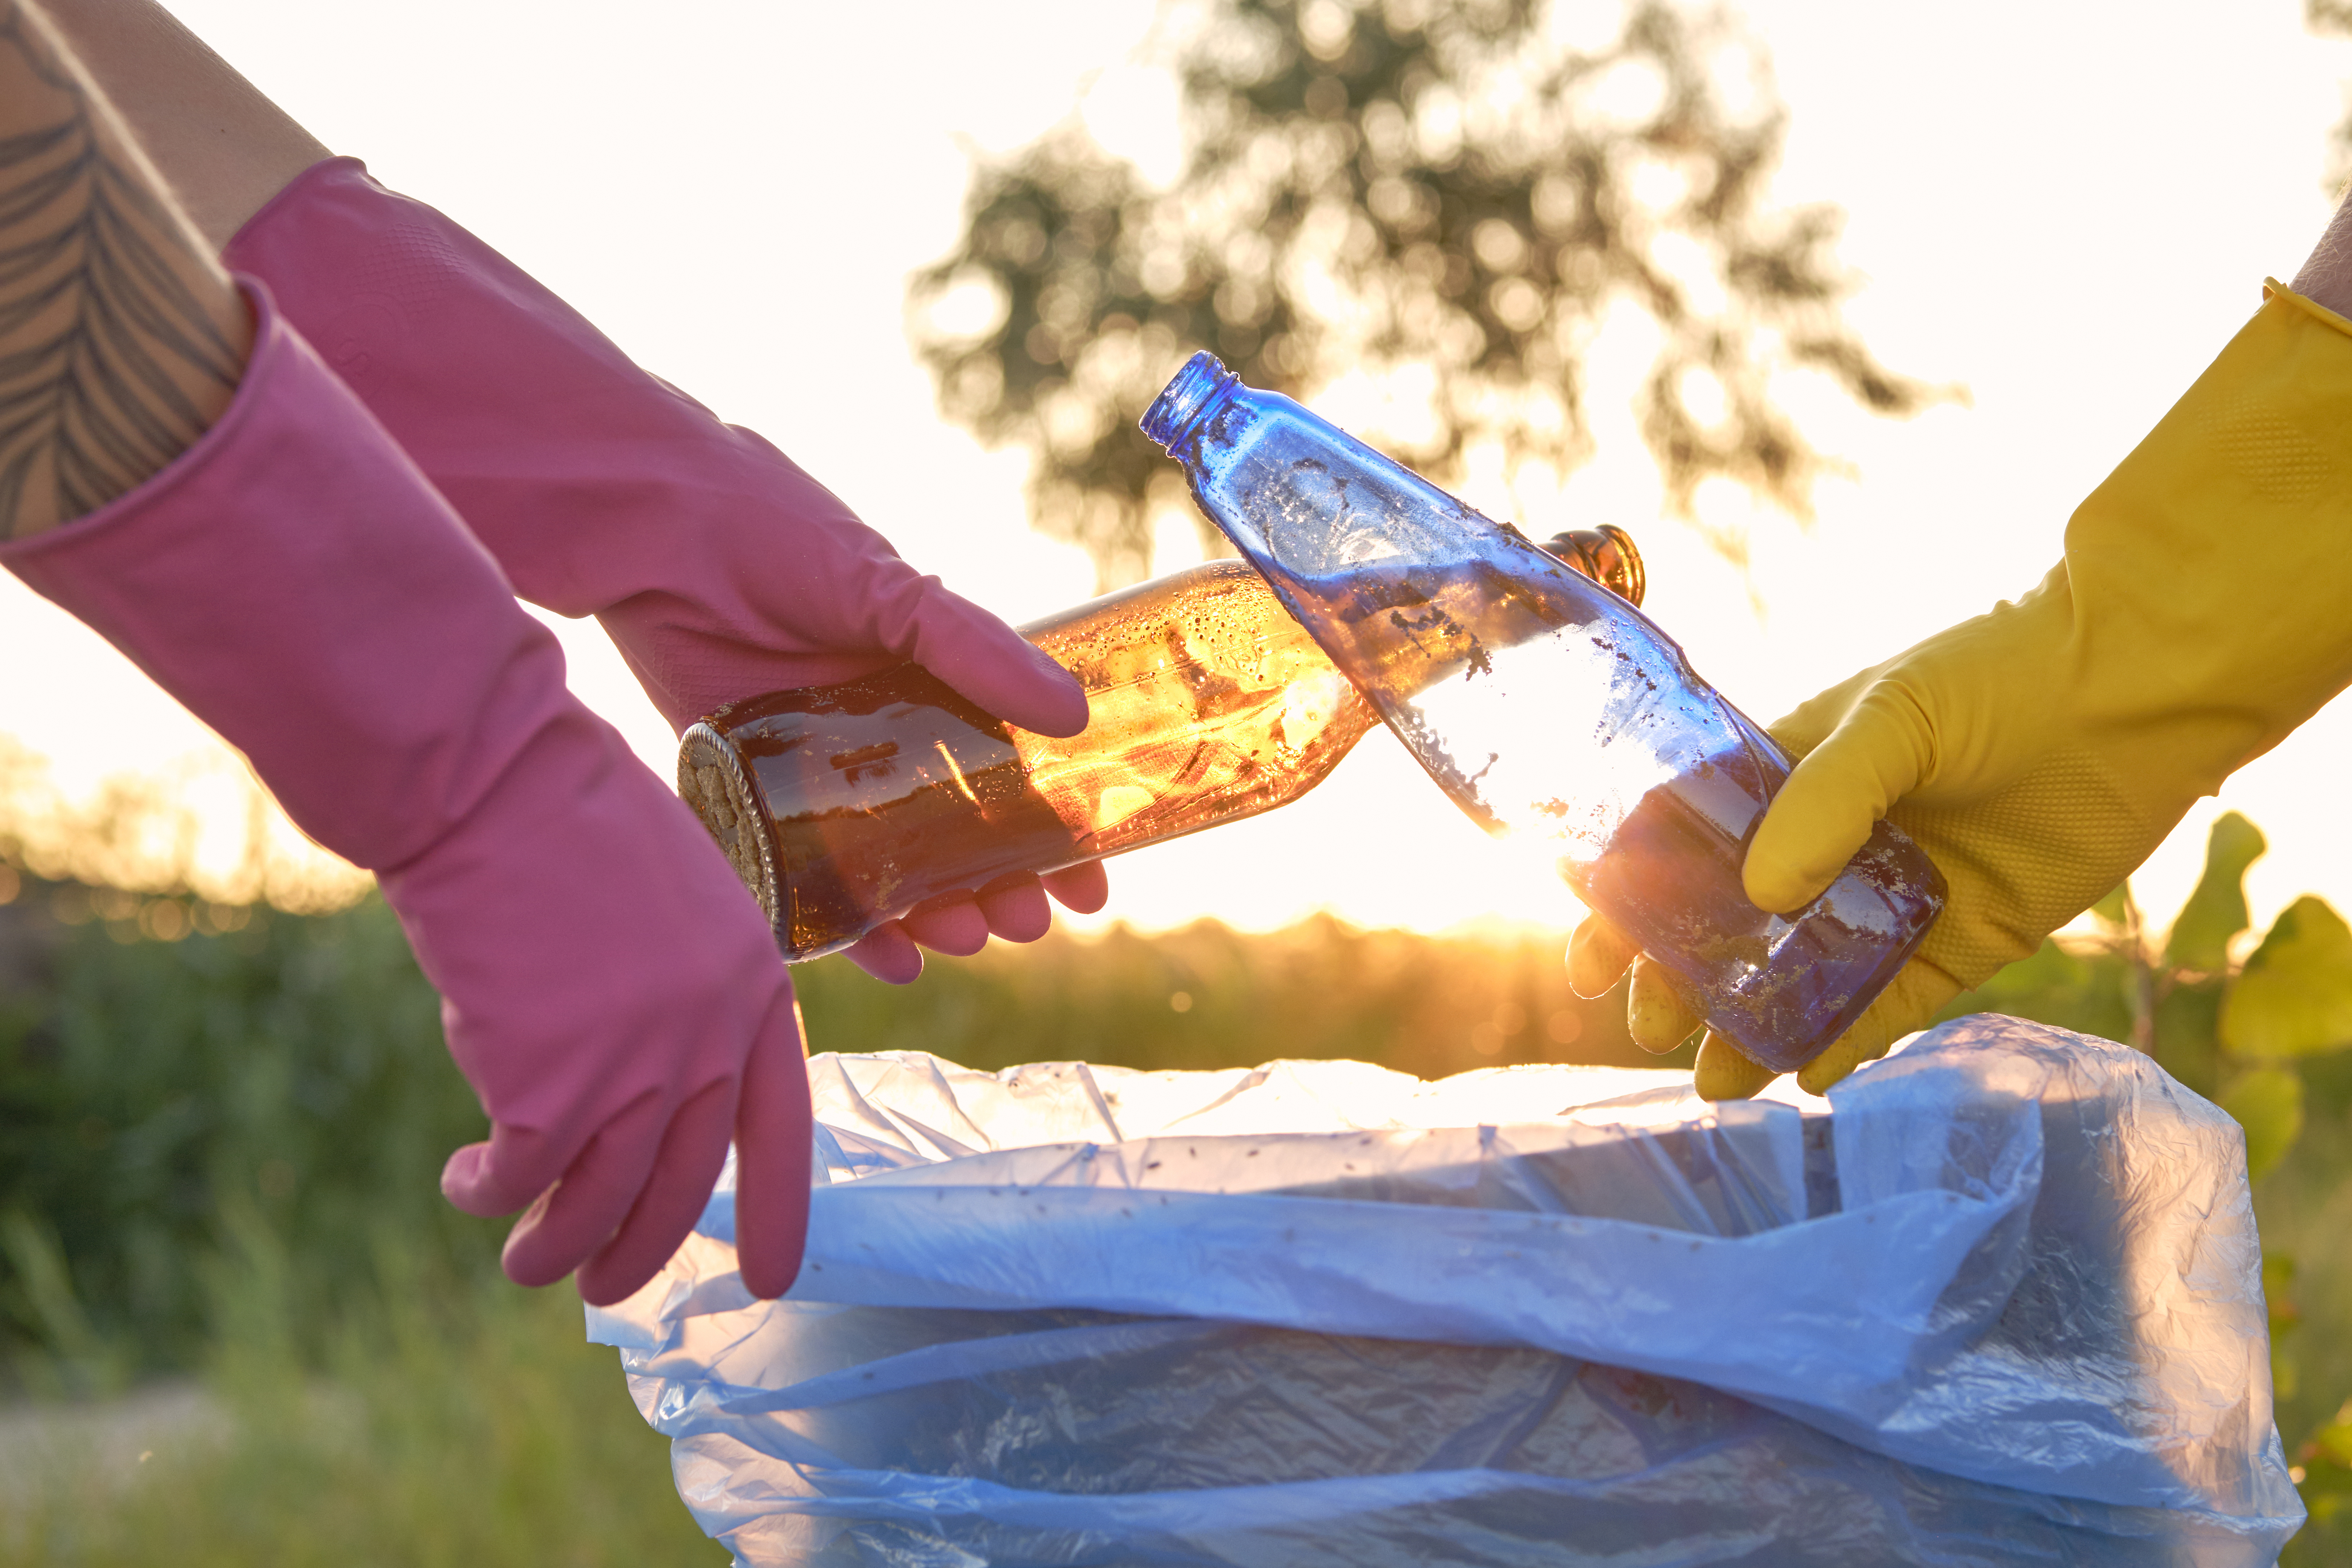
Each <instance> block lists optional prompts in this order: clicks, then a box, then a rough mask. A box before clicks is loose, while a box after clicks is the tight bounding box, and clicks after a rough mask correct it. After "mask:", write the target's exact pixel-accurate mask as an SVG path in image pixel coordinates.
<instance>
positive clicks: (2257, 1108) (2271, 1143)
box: [2221, 1067, 2303, 1180]
mask: <svg viewBox="0 0 2352 1568" xmlns="http://www.w3.org/2000/svg"><path fill="white" fill-rule="evenodd" d="M2221 1109H2222V1110H2226V1111H2228V1112H2229V1113H2230V1114H2231V1116H2234V1117H2236V1118H2237V1120H2238V1125H2239V1126H2241V1127H2242V1128H2244V1129H2245V1130H2246V1175H2247V1177H2248V1179H2250V1180H2252V1179H2258V1178H2260V1177H2262V1176H2263V1175H2264V1174H2266V1173H2268V1172H2269V1171H2270V1170H2271V1169H2272V1167H2273V1166H2275V1165H2276V1164H2277V1163H2279V1162H2280V1161H2281V1160H2284V1159H2285V1158H2286V1152H2287V1151H2288V1150H2290V1149H2292V1148H2294V1141H2295V1139H2296V1138H2297V1137H2298V1136H2300V1135H2301V1133H2302V1131H2303V1079H2302V1076H2301V1075H2300V1074H2298V1073H2297V1072H2296V1071H2295V1070H2294V1068H2276V1067H2271V1068H2254V1069H2253V1070H2252V1071H2251V1072H2244V1073H2240V1074H2239V1075H2238V1076H2237V1077H2236V1078H2235V1079H2231V1082H2230V1087H2229V1088H2227V1089H2223V1090H2222V1091H2221Z"/></svg>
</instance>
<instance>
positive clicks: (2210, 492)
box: [1569, 283, 2352, 1099]
mask: <svg viewBox="0 0 2352 1568" xmlns="http://www.w3.org/2000/svg"><path fill="white" fill-rule="evenodd" d="M2347 682H2352V322H2347V321H2346V320H2345V319H2344V318H2343V317H2340V316H2338V315H2336V314H2335V313H2334V312H2332V311H2330V310H2326V309H2324V308H2322V307H2320V306H2318V305H2315V304H2314V303H2312V302H2311V301H2310V300H2305V299H2304V298H2302V297H2300V296H2298V295H2295V294H2294V293H2291V292H2289V291H2288V290H2287V289H2284V288H2283V287H2281V286H2280V285H2278V284H2277V283H2272V284H2270V285H2269V287H2268V289H2267V295H2266V298H2265V300H2264V302H2263V308H2262V310H2260V311H2258V312H2257V313H2256V314H2255V316H2254V317H2253V319H2252V321H2249V322H2247V324H2246V326H2245V328H2244V329H2243V330H2242V331H2240V332H2239V333H2238V335H2237V336H2236V337H2234V338H2232V339H2231V342H2230V344H2229V346H2228V347H2227V348H2225V349H2223V350H2222V351H2221V357H2220V358H2218V359H2216V360H2215V361H2214V362H2213V363H2212V364H2211V365H2210V367H2209V368H2208V369H2207V370H2206V372H2205V374H2203V375H2201V376H2200V377H2199V378H2198V380H2197V383H2196V384H2195V385H2193V386H2191V387H2190V388H2189V393H2188V395H2186V396H2184V397H2183V398H2181V400H2180V401H2179V403H2177V404H2175V405H2173V407H2172V409H2171V411H2170V412H2169V413H2168V414H2167V415H2166V416H2164V418H2163V419H2162V420H2161V421H2160V422H2159V423H2158V425H2157V427H2156V429H2155V430H2154V431H2153V432H2151V433H2150V434H2149V435H2148V437H2147V439H2146V440H2144V441H2142V442H2141V443H2140V444H2139V446H2138V447H2137V448H2136V449H2134V451H2133V452H2132V454H2131V455H2130V456H2129V457H2127V458H2125V459H2124V461H2123V463H2122V465H2121V466H2120V467H2119V468H2116V471H2115V472H2114V473H2112V474H2110V475H2109V476H2108V477H2107V479H2106V480H2105V483H2103V484H2101V485H2100V486H2099V488H2098V489H2096V490H2095V491H2093V492H2092V494H2091V497H2090V499H2089V500H2085V501H2084V503H2083V504H2082V506H2081V508H2080V509H2078V510H2076V511H2075V513H2074V519H2073V521H2071V522H2069V524H2068V525H2067V529H2066V556H2065V559H2064V560H2063V561H2062V562H2061V563H2059V564H2058V565H2057V566H2056V567H2055V568H2053V570H2052V571H2051V573H2050V574H2049V575H2048V576H2046V577H2044V578H2043V579H2042V582H2041V584H2040V585H2038V586H2037V587H2035V588H2034V589H2033V590H2032V592H2031V593H2029V594H2027V595H2024V596H2023V597H2021V598H2020V599H2018V600H2017V601H2016V602H2015V603H2004V604H2001V605H1996V606H1995V607H1994V608H1993V610H1992V611H1991V613H1990V614H1988V615H1983V616H1978V617H1976V618H1975V619H1974V620H1969V621H1964V622H1962V623H1961V624H1960V625H1958V626H1953V627H1951V628H1949V629H1948V630H1946V631H1943V632H1939V633H1937V635H1936V636H1934V637H1929V638H1928V639H1927V641H1925V642H1923V643H1921V644H1919V645H1918V646H1917V647H1914V648H1912V649H1910V650H1909V651H1908V652H1906V653H1903V654H1900V655H1898V656H1896V657H1895V658H1892V659H1890V660H1888V661H1887V662H1886V663H1885V664H1882V665H1879V666H1877V667H1875V668H1871V669H1866V670H1864V671H1863V672H1862V673H1861V674H1859V675H1857V676H1855V677H1853V679H1850V680H1847V681H1845V682H1844V683H1843V684H1842V685H1839V686H1835V687H1832V688H1831V689H1829V690H1827V691H1824V692H1822V694H1821V695H1820V696H1818V697H1816V698H1814V699H1813V700H1811V701H1810V702H1807V703H1806V704H1804V706H1802V707H1801V708H1799V709H1798V710H1796V711H1795V712H1793V713H1791V714H1790V715H1789V716H1788V717H1787V718H1785V719H1783V720H1781V721H1780V722H1779V723H1777V724H1774V725H1772V726H1771V727H1770V728H1771V732H1772V734H1773V736H1774V738H1775V739H1777V740H1779V741H1780V742H1781V744H1783V745H1785V746H1787V747H1788V748H1789V750H1790V752H1794V753H1796V754H1798V755H1799V756H1801V758H1802V759H1803V760H1802V761H1801V763H1799V764H1798V766H1797V768H1796V771H1795V772H1794V773H1791V774H1790V777H1789V782H1788V783H1787V784H1786V785H1785V786H1783V787H1782V789H1781V791H1780V795H1779V796H1778V797H1777V798H1776V799H1775V800H1774V801H1773V803H1772V805H1771V808H1770V810H1769V811H1768V812H1767V813H1766V814H1765V817H1764V820H1763V822H1762V824H1761V825H1760V826H1759V827H1758V829H1757V832H1756V837H1755V839H1754V841H1753V842H1752V843H1751V844H1750V845H1749V847H1748V859H1747V863H1746V867H1745V871H1744V876H1745V880H1746V884H1747V889H1748V897H1749V898H1750V899H1752V900H1755V901H1756V903H1757V904H1758V905H1759V907H1761V908H1763V909H1768V910H1783V911H1785V910H1795V909H1797V908H1800V907H1801V906H1802V905H1804V904H1805V903H1808V902H1810V901H1811V900H1812V899H1813V898H1814V897H1816V896H1817V895H1819V893H1820V892H1821V891H1822V889H1823V888H1825V887H1827V886H1828V885H1829V883H1830V881H1831V880H1832V879H1833V878H1834V877H1835V876H1836V874H1837V873H1838V871H1839V870H1840V869H1841V868H1843V866H1844V865H1845V863H1846V861H1847V860H1848V859H1849V858H1851V857H1852V856H1853V853H1854V851H1855V850H1857V849H1859V848H1860V847H1862V844H1863V841H1864V839H1865V838H1866V837H1869V834H1870V830H1871V827H1872V826H1873V824H1874V823H1875V822H1876V821H1877V820H1878V819H1879V818H1880V817H1882V816H1886V817H1891V818H1892V819H1893V820H1894V821H1895V824H1896V825H1897V826H1900V827H1901V828H1902V829H1903V830H1904V831H1905V832H1906V833H1908V834H1910V835H1911V837H1914V838H1915V839H1916V840H1917V841H1918V842H1919V845H1920V847H1922V848H1924V849H1926V850H1927V853H1928V855H1929V856H1930V857H1931V858H1933V859H1934V860H1935V862H1936V864H1937V867H1938V868H1941V870H1942V871H1943V873H1944V876H1945V879H1946V880H1947V881H1948V882H1949V884H1950V889H1951V891H1950V897H1949V900H1948V902H1947V904H1946V906H1945V909H1944V913H1943V916H1942V918H1941V919H1940V920H1938V921H1937V922H1936V924H1935V926H1934V927H1933V929H1931V930H1930V931H1928V933H1927V940H1926V941H1925V942H1922V943H1921V944H1920V948H1919V952H1918V953H1917V954H1916V956H1915V957H1914V958H1913V959H1912V961H1911V962H1910V963H1909V964H1907V965H1906V967H1905V968H1904V970H1903V971H1902V973H1900V974H1898V975H1897V976H1896V978H1895V982H1894V984H1892V985H1890V986H1889V987H1888V988H1887V990H1886V991H1885V993H1884V994H1881V995H1880V997H1879V998H1878V1000H1877V1001H1876V1002H1875V1003H1874V1004H1873V1005H1872V1006H1871V1007H1870V1009H1869V1010H1868V1011H1867V1012H1865V1013H1864V1015H1863V1016H1862V1017H1861V1018H1860V1019H1859V1020H1857V1021H1856V1023H1855V1024H1854V1026H1853V1027H1852V1028H1851V1029H1849V1030H1848V1031H1847V1032H1846V1033H1845V1034H1844V1035H1843V1037H1840V1038H1839V1039H1838V1041H1837V1042H1836V1043H1834V1044H1833V1045H1832V1046H1831V1047H1830V1048H1829V1049H1828V1050H1827V1051H1825V1052H1824V1053H1822V1056H1820V1057H1819V1058H1815V1059H1814V1060H1813V1061H1812V1062H1811V1064H1809V1065H1808V1066H1807V1067H1805V1068H1803V1069H1802V1070H1801V1072H1800V1073H1799V1074H1798V1081H1799V1082H1800V1083H1801V1084H1802V1085H1803V1086H1804V1087H1805V1088H1806V1089H1810V1090H1811V1091H1813V1092H1816V1093H1818V1092H1820V1091H1821V1090H1822V1089H1826V1088H1828V1087H1829V1085H1831V1084H1832V1083H1835V1082H1836V1081H1837V1080H1838V1079H1842V1078H1843V1077H1844V1076H1845V1075H1846V1074H1847V1073H1849V1072H1852V1071H1853V1069H1854V1068H1855V1067H1857V1066H1858V1065H1860V1064H1861V1063H1863V1062H1864V1061H1868V1060H1871V1059H1873V1058H1877V1057H1879V1056H1882V1055H1884V1054H1885V1051H1886V1048H1887V1047H1888V1046H1889V1045H1890V1044H1891V1043H1893V1042H1894V1041H1895V1040H1896V1039H1898V1038H1900V1037H1903V1036H1904V1035H1906V1034H1908V1033H1910V1032H1911V1031H1912V1030H1914V1029H1916V1028H1919V1027H1921V1026H1924V1025H1925V1024H1926V1023H1927V1020H1928V1019H1929V1018H1930V1017H1932V1016H1934V1015H1935V1013H1936V1012H1937V1010H1938V1009H1939V1008H1941V1007H1942V1006H1943V1005H1945V1004H1946V1003H1948V1002H1949V1001H1950V1000H1951V999H1952V998H1953V997H1954V996H1956V995H1958V994H1959V993H1960V992H1962V991H1964V990H1968V989H1970V988H1972V987H1974V986H1977V985H1980V984H1983V983H1984V982H1985V981H1987V980H1989V979H1990V978H1991V977H1992V975H1993V973H1994V972H1995V971H1997V970H1999V969H2000V967H2001V966H2002V965H2004V964H2006V963H2011V962H2013V961H2015V960H2017V959H2021V958H2023V957H2026V956H2027V955H2029V954H2030V953H2032V952H2034V951H2035V950H2036V949H2037V948H2039V947H2040V946H2041V944H2042V939H2043V938H2044V937H2046V936H2047V935H2049V934H2050V932H2052V931H2055V930H2056V929H2057V928H2058V927H2060V926H2062V925H2063V924H2065V923H2066V922H2067V921H2070V920H2072V919H2073V918H2074V916H2075V915H2077V914H2080V913H2081V912H2082V911H2083V910H2085V909H2087V908H2089V907H2090V905H2091V904H2093V903H2094V902H2095V901H2096V900H2098V899H2099V898H2100V897H2101V896H2102V895H2104V894H2105V893H2106V892H2107V891H2108V890H2109V889H2112V888H2114V887H2115V886H2116V883H2118V882H2120V881H2122V880H2123V879H2124V878H2125V877H2126V876H2128V875H2129V874H2130V873H2131V872H2132V871H2133V870H2134V869H2135V868H2137V867H2138V865H2139V864H2140V862H2141V861H2142V860H2144V859H2146V858H2147V856H2148V853H2149V852H2150V851H2151V850H2153V849H2154V848H2155V847H2157V845H2158V844H2159V843H2161V842H2162V841H2163V839H2164V837H2165V835H2166V834H2168V833H2169V832H2170V831H2171V830H2172V827H2173V826H2174V825H2175V824H2176V823H2178V822H2179V820H2180V818H2181V817H2182V816H2183V815H2185V814H2186V813H2187V811H2188V810H2189V806H2190V805H2191V804H2192V803H2194V802H2195V801H2196V799H2197V798H2198V797H2199V796H2200V795H2210V794H2212V793H2213V792H2214V791H2215V790H2216V789H2218V788H2220V787H2221V781H2222V780H2223V779H2225V778H2227V777H2228V776H2229V775H2230V774H2231V773H2232V772H2233V771H2235V770H2236V769H2237V768H2239V767H2241V766H2242V765H2243V764H2244V763H2248V762H2250V761H2252V759H2253V758H2255V757H2258V756H2260V755H2262V754H2263V752H2267V751H2269V750H2270V749H2271V748H2272V747H2273V746H2275V745H2277V744H2278V743H2279V742H2281V741H2282V740H2284V739H2285V738H2286V736H2287V734H2288V733H2289V732H2290V731H2293V730H2294V728H2295V726H2297V725H2298V724H2301V723H2302V722H2303V721H2305V720H2306V719H2308V718H2310V717H2311V715H2312V714H2314V713H2315V712H2316V711H2318V710H2319V709H2320V707H2321V706H2322V705H2323V704H2325V703H2326V701H2327V700H2328V699H2330V698H2331V697H2334V696H2335V695H2336V693H2337V692H2338V691H2340V690H2342V689H2344V687H2345V686H2346V685H2347ZM1569 954H1570V957H1569V962H1570V984H1573V985H1574V986H1575V987H1576V989H1577V990H1578V991H1580V993H1582V994H1586V995H1597V994H1600V993H1601V992H1602V991H1605V990H1606V989H1608V987H1609V986H1610V985H1611V984H1614V982H1615V980H1616V978H1617V976H1618V974H1620V973H1622V972H1623V971H1624V969H1625V967H1626V964H1627V963H1628V962H1629V961H1632V960H1634V958H1635V955H1634V954H1633V952H1632V951H1631V949H1630V948H1629V946H1628V945H1627V944H1626V942H1624V940H1623V938H1622V937H1621V936H1619V935H1618V934H1617V933H1616V932H1615V931H1612V930H1611V929H1610V928H1609V927H1607V926H1606V925H1605V924H1603V923H1602V922H1601V921H1598V920H1591V921H1587V922H1586V923H1585V925H1584V926H1583V927H1582V928H1580V930H1579V931H1577V933H1576V935H1575V937H1574V939H1572V940H1571V942H1570V950H1569ZM1628 1007H1629V1015H1630V1016H1629V1019H1628V1022H1629V1024H1630V1025H1631V1026H1632V1027H1633V1033H1634V1037H1635V1038H1636V1039H1637V1040H1639V1041H1641V1042H1642V1043H1643V1044H1644V1045H1646V1046H1648V1047H1650V1048H1652V1049H1654V1050H1670V1049H1672V1048H1673V1047H1675V1045H1676V1044H1678V1043H1679V1042H1680V1041H1681V1040H1682V1039H1684V1038H1685V1037H1687V1036H1688V1035H1689V1033H1690V1031H1691V1029H1692V1028H1693V1027H1695V1026H1696V1022H1697V1020H1696V1017H1695V1016H1693V1015H1692V1014H1691V1013H1690V1011H1689V1010H1688V1009H1687V1008H1685V1007H1684V1006H1683V1005H1682V1003H1681V999H1680V998H1679V997H1677V996H1675V994H1673V992H1672V990H1671V989H1670V988H1669V987H1668V986H1667V985H1666V984H1665V982H1664V971H1663V969H1659V968H1656V967H1654V966H1653V965H1650V964H1649V963H1646V962H1645V961H1643V962H1634V963H1633V986H1632V994H1631V996H1630V998H1629V1002H1628ZM1697 1076H1698V1087H1699V1089H1700V1092H1702V1093H1704V1094H1706V1095H1707V1096H1708V1097H1709V1098H1711V1099H1729V1098H1738V1097H1740V1096H1744V1095H1748V1094H1753V1093H1754V1092H1756V1090H1758V1089H1761V1088H1762V1087H1763V1086H1764V1085H1765V1084H1766V1083H1767V1082H1769V1080H1770V1079H1771V1078H1772V1076H1773V1074H1772V1072H1771V1070H1770V1069H1769V1068H1761V1067H1758V1066H1756V1065H1755V1064H1754V1063H1752V1062H1749V1061H1748V1059H1747V1058H1745V1057H1742V1056H1740V1055H1739V1054H1738V1052H1737V1050H1735V1049H1734V1048H1732V1047H1731V1046H1730V1045H1729V1043H1728V1042H1727V1041H1725V1040H1722V1039H1719V1038H1717V1037H1715V1036H1713V1035H1712V1034H1710V1035H1709V1036H1708V1037H1707V1038H1706V1040H1705V1041H1704V1042H1702V1045H1701V1047H1700V1058H1699V1067H1698V1075H1697Z"/></svg>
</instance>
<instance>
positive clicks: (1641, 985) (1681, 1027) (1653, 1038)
mask: <svg viewBox="0 0 2352 1568" xmlns="http://www.w3.org/2000/svg"><path fill="white" fill-rule="evenodd" d="M1698 1026H1699V1016H1698V1015H1697V1014H1696V1013H1694V1012H1692V1011H1691V1010H1690V1007H1689V1005H1687V1004H1686V1003H1685V1002H1684V1001H1683V999H1682V996H1681V994H1680V993H1678V992H1676V991H1675V988H1674V987H1673V986H1672V985H1671V984H1667V981H1666V971H1665V968H1664V965H1662V964H1660V963H1657V962H1656V961H1655V960H1654V959H1652V958H1651V957H1650V956H1649V955H1648V954H1647V953H1643V954H1642V955H1641V956H1640V957H1638V958H1636V959H1634V960H1633V979H1632V980H1631V981H1630V982H1629V983H1628V984H1627V985H1626V987H1625V1032H1626V1033H1627V1034H1629V1035H1631V1036H1633V1043H1634V1044H1635V1045H1637V1046H1639V1047H1642V1048H1643V1050H1645V1051H1648V1052H1650V1053H1652V1054H1653V1055H1655V1056H1664V1054H1665V1053H1666V1052H1668V1051H1671V1050H1673V1049H1674V1048H1675V1047H1676V1046H1679V1045H1681V1044H1682V1043H1683V1042H1684V1041H1685V1040H1687V1039H1689V1038H1690V1036H1691V1031H1692V1030H1693V1029H1696V1028H1697V1027H1698Z"/></svg>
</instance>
